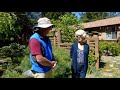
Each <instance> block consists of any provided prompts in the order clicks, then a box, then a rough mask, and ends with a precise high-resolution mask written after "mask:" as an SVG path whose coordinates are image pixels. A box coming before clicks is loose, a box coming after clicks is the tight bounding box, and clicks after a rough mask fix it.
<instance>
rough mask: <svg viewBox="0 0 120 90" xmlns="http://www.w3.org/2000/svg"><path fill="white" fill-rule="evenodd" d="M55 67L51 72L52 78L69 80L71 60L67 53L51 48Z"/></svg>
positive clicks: (63, 50) (61, 49)
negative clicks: (55, 62) (55, 63)
mask: <svg viewBox="0 0 120 90" xmlns="http://www.w3.org/2000/svg"><path fill="white" fill-rule="evenodd" d="M53 51H54V52H53V53H54V55H55V58H56V61H57V66H56V68H55V69H54V70H53V76H54V78H70V77H71V59H70V57H69V51H68V50H65V49H63V48H56V47H54V48H53Z"/></svg>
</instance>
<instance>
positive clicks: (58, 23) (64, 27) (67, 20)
mask: <svg viewBox="0 0 120 90" xmlns="http://www.w3.org/2000/svg"><path fill="white" fill-rule="evenodd" d="M59 18H60V19H59V20H53V21H52V22H53V24H54V25H55V30H61V33H62V42H74V41H75V40H76V38H75V31H76V30H77V29H82V28H83V27H82V26H81V25H80V22H79V20H78V19H77V17H76V16H75V15H74V14H70V13H67V14H64V15H63V16H60V17H59Z"/></svg>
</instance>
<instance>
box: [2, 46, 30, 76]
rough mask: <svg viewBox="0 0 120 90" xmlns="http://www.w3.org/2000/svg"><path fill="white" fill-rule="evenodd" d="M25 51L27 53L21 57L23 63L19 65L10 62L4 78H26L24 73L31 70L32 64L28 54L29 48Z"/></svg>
mask: <svg viewBox="0 0 120 90" xmlns="http://www.w3.org/2000/svg"><path fill="white" fill-rule="evenodd" d="M25 51H26V52H27V53H26V55H25V56H24V58H19V59H20V61H21V63H20V64H19V65H18V64H14V63H9V64H8V65H7V68H6V70H5V71H4V73H3V75H2V78H26V77H25V76H23V75H22V73H23V72H25V71H27V70H29V69H30V68H31V64H30V61H29V55H28V52H29V49H28V48H26V49H25Z"/></svg>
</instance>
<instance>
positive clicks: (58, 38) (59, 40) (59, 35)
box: [57, 30, 61, 46]
mask: <svg viewBox="0 0 120 90" xmlns="http://www.w3.org/2000/svg"><path fill="white" fill-rule="evenodd" d="M57 36H58V37H57V41H58V46H59V44H60V43H61V30H58V32H57Z"/></svg>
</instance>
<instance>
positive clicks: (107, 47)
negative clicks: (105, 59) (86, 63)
mask: <svg viewBox="0 0 120 90" xmlns="http://www.w3.org/2000/svg"><path fill="white" fill-rule="evenodd" d="M104 51H106V52H105V53H106V54H107V55H112V56H118V55H119V54H120V43H116V42H107V41H103V42H100V45H99V52H100V55H103V53H104Z"/></svg>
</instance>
